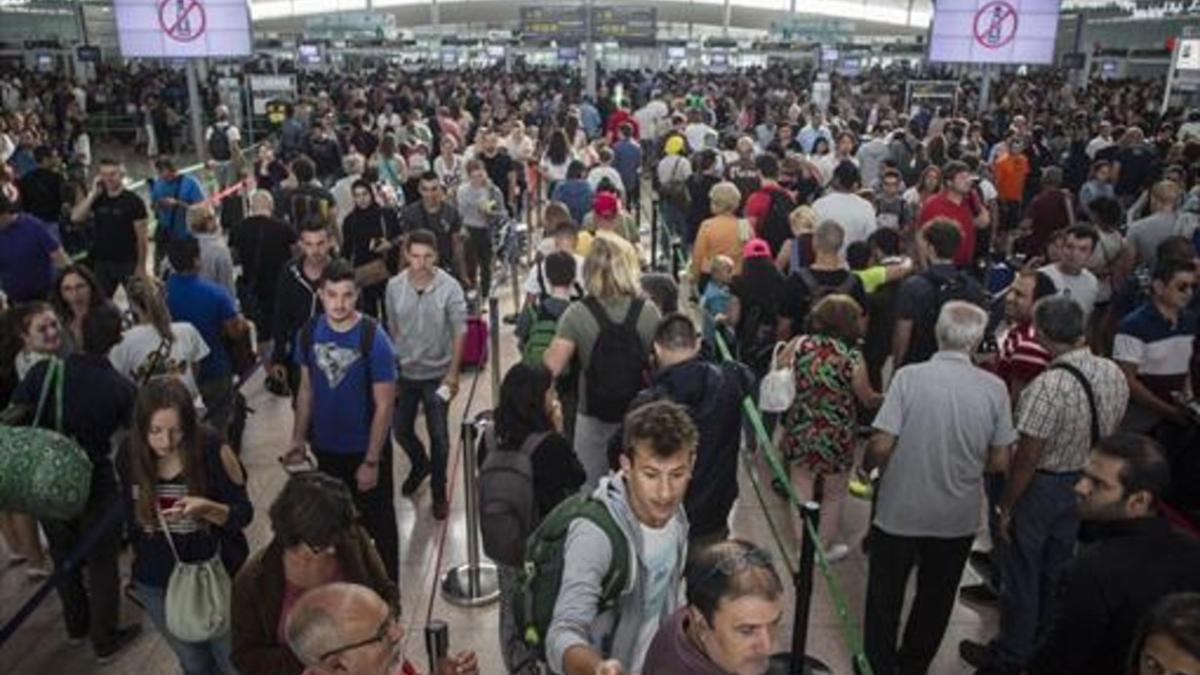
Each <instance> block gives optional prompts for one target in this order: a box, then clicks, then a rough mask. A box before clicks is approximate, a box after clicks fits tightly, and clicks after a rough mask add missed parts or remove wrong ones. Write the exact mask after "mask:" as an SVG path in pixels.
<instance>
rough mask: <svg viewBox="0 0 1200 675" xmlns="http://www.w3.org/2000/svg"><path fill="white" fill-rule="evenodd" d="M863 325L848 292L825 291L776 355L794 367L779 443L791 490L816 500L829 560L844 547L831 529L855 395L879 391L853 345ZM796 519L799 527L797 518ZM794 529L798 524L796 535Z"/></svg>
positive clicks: (845, 479)
mask: <svg viewBox="0 0 1200 675" xmlns="http://www.w3.org/2000/svg"><path fill="white" fill-rule="evenodd" d="M865 326H866V318H865V315H864V314H863V311H862V308H861V307H859V306H858V303H857V302H855V301H854V299H853V298H851V297H850V296H848V295H842V294H832V295H828V296H826V297H825V298H823V299H822V300H821V301H819V302H818V303H817V304H816V306H814V307H813V309H812V312H811V313H810V314H809V317H808V331H807V333H806V334H804V335H800V336H799V337H797V338H796V339H795V340H793V341H792V342H791V344H789V345H788V347H787V349H786V350H784V353H783V354H782V355H781V358H784V359H791V360H792V363H793V368H794V369H795V373H796V399H795V401H794V402H793V403H792V407H791V408H790V409H789V410H788V411H787V413H785V417H784V433H783V449H784V451H785V452H786V453H787V457H788V459H789V461H790V463H791V474H792V484H793V485H794V486H795V488H796V493H797V495H798V496H799V497H800V498H801V499H818V500H819V502H820V504H821V525H820V533H819V534H820V536H821V544H822V545H823V546H824V547H825V550H826V551H827V557H828V559H829V561H830V562H835V561H837V560H841V559H842V558H844V557H845V556H846V554H847V553H849V550H850V549H849V547H848V546H847V545H846V544H845V543H844V542H841V541H839V540H838V535H839V526H840V522H841V514H842V504H843V502H844V501H845V498H846V493H847V488H848V485H849V477H850V468H851V467H852V466H853V465H854V444H855V438H856V434H857V430H858V415H857V411H856V408H855V400H856V399H857V400H858V401H860V402H862V404H863V405H865V406H867V407H868V408H874V407H877V406H878V405H879V403H880V400H881V398H882V397H881V396H880V395H879V394H878V393H877V392H875V391H874V390H873V389H872V388H871V383H870V381H869V380H868V378H867V371H866V366H865V362H864V361H863V356H862V352H861V351H860V350H859V348H858V343H859V341H860V340H861V338H862V335H863V332H864V329H865ZM797 527H798V528H802V527H803V526H802V525H801V524H800V521H799V520H797ZM801 535H803V532H800V531H799V530H798V531H797V540H799V538H800V536H801Z"/></svg>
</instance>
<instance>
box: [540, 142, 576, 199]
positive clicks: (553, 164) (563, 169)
mask: <svg viewBox="0 0 1200 675" xmlns="http://www.w3.org/2000/svg"><path fill="white" fill-rule="evenodd" d="M573 158H574V153H572V152H571V145H570V143H569V142H568V141H567V134H566V133H565V132H564V131H563V130H562V129H555V130H554V131H552V132H551V133H550V140H549V141H547V142H546V152H545V154H543V155H542V161H541V164H540V170H541V172H542V180H544V181H546V194H548V195H551V194H554V187H555V186H556V185H558V183H559V181H563V180H566V178H567V167H568V166H569V165H570V164H571V160H572V159H573Z"/></svg>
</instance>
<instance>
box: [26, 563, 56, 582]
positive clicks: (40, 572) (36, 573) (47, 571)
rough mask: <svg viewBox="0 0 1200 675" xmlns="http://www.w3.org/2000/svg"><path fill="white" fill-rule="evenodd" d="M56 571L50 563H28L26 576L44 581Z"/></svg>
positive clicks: (31, 579) (32, 579)
mask: <svg viewBox="0 0 1200 675" xmlns="http://www.w3.org/2000/svg"><path fill="white" fill-rule="evenodd" d="M53 573H54V568H53V567H51V566H50V565H49V564H43V565H40V566H39V565H28V566H26V567H25V578H26V579H28V580H30V581H44V580H45V579H48V578H50V575H51V574H53Z"/></svg>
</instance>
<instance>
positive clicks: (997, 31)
mask: <svg viewBox="0 0 1200 675" xmlns="http://www.w3.org/2000/svg"><path fill="white" fill-rule="evenodd" d="M1010 18H1011V19H1012V23H1011V29H1010V28H1009V26H1010V24H1009V23H1008V20H1009V19H1010ZM1017 23H1018V16H1017V9H1016V8H1015V7H1013V6H1012V5H1011V4H1009V3H1008V2H1005V0H992V2H989V3H987V4H985V5H984V6H983V7H980V8H979V11H978V12H975V41H976V42H978V43H979V44H981V45H983V46H984V47H986V48H987V49H999V48H1001V47H1003V46H1004V45H1006V44H1008V43H1010V42H1012V41H1013V39H1015V38H1016V37H1017Z"/></svg>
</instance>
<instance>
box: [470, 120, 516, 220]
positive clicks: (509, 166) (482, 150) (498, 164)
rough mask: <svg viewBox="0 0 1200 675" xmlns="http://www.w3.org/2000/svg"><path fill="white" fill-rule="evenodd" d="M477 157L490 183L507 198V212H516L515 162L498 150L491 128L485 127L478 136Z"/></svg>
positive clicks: (497, 142) (497, 143) (496, 140)
mask: <svg viewBox="0 0 1200 675" xmlns="http://www.w3.org/2000/svg"><path fill="white" fill-rule="evenodd" d="M476 157H477V159H478V160H479V161H481V162H483V168H484V170H485V171H487V175H488V178H489V179H491V181H492V184H493V185H495V186H496V187H498V188H500V190H501V191H502V192H503V193H504V198H505V199H506V200H508V212H509V213H517V211H516V210H515V209H514V208H513V207H514V206H516V204H515V202H516V199H517V164H516V162H514V161H513V160H512V158H511V157H509V156H508V153H507V152H501V151H500V144H499V140H498V139H497V138H496V132H495V131H494V130H493V129H486V130H484V132H483V133H482V134H481V135H480V137H479V153H478V155H477V156H476Z"/></svg>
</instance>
